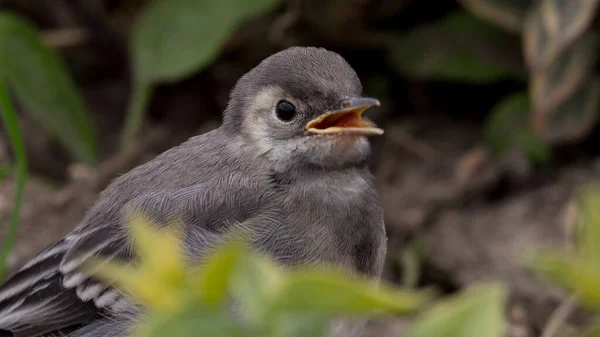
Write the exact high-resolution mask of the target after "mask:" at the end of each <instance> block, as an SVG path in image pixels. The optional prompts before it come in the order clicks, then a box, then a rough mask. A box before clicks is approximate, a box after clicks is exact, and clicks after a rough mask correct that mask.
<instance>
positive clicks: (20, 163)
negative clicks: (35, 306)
mask: <svg viewBox="0 0 600 337" xmlns="http://www.w3.org/2000/svg"><path fill="white" fill-rule="evenodd" d="M0 115H1V116H2V122H3V123H4V127H5V129H6V132H7V133H8V137H9V138H10V144H11V146H12V150H13V153H14V156H15V165H16V166H15V175H16V182H17V190H16V195H15V202H14V208H13V211H12V216H11V222H10V225H9V227H8V230H7V232H6V237H5V238H4V241H3V242H2V247H0V281H2V280H3V279H4V273H5V271H6V259H7V257H8V254H9V253H10V251H11V250H12V248H13V245H14V243H15V239H16V236H17V228H18V226H19V222H20V217H21V207H22V206H23V195H24V194H25V181H26V180H27V157H26V155H25V146H24V145H23V137H22V135H21V130H20V128H19V123H18V121H17V114H16V112H15V109H14V107H13V105H12V103H11V101H10V96H9V94H8V91H7V89H6V87H5V85H4V82H3V81H2V80H0Z"/></svg>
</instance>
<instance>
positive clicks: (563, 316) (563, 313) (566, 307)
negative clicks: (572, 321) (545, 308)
mask: <svg viewBox="0 0 600 337" xmlns="http://www.w3.org/2000/svg"><path fill="white" fill-rule="evenodd" d="M576 305H577V296H575V295H571V296H570V297H569V298H566V299H564V300H563V301H562V302H561V303H560V305H559V306H558V308H556V310H554V312H553V313H552V316H550V319H549V320H548V323H546V326H545V327H544V330H543V331H542V335H541V336H540V337H553V336H556V333H557V332H558V330H559V329H560V327H561V326H562V325H563V324H564V323H565V321H566V320H567V318H569V315H570V314H571V313H572V312H573V310H574V309H575V306H576Z"/></svg>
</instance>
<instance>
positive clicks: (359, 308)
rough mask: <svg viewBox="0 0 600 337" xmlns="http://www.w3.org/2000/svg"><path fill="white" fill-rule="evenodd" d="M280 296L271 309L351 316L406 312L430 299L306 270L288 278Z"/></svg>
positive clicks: (353, 279) (356, 280)
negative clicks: (376, 311)
mask: <svg viewBox="0 0 600 337" xmlns="http://www.w3.org/2000/svg"><path fill="white" fill-rule="evenodd" d="M282 294H283V295H284V296H279V297H278V298H277V300H276V304H275V308H282V309H285V310H291V311H311V312H323V313H338V314H355V313H372V312H373V311H374V310H385V311H387V312H395V313H407V312H410V311H414V310H416V309H417V308H419V307H420V306H422V305H424V304H425V303H427V302H428V301H429V300H430V299H431V298H432V295H433V294H432V293H431V292H428V291H424V292H416V291H404V290H399V289H394V288H390V287H388V286H386V285H383V284H382V285H379V286H376V285H375V284H374V283H372V282H369V281H367V280H362V279H359V278H351V277H344V276H342V275H341V274H340V275H338V274H334V273H328V272H326V271H321V270H319V271H309V270H302V271H301V272H297V273H293V274H291V275H289V279H288V281H287V282H286V283H285V286H284V288H283V289H282Z"/></svg>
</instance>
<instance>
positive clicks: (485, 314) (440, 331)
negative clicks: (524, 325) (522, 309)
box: [406, 283, 507, 337]
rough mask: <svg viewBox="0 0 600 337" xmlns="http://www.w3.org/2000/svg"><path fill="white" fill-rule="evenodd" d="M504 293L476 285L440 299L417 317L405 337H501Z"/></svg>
mask: <svg viewBox="0 0 600 337" xmlns="http://www.w3.org/2000/svg"><path fill="white" fill-rule="evenodd" d="M506 300H507V289H506V287H505V286H504V285H502V284H499V283H489V284H480V285H477V286H474V287H472V288H468V289H467V290H465V291H463V292H462V293H459V294H458V295H454V296H450V297H448V298H445V299H442V300H441V301H440V302H439V303H437V304H436V305H435V306H434V307H432V308H431V309H429V310H428V311H426V312H425V313H423V314H422V315H420V317H418V318H417V319H416V321H415V322H414V323H413V326H412V327H411V328H410V329H409V330H408V333H407V334H406V337H432V336H435V337H503V336H505V331H506V326H505V324H506V322H505V314H504V312H505V310H506V308H505V306H506Z"/></svg>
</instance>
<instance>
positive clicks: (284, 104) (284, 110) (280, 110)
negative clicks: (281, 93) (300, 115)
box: [275, 100, 296, 122]
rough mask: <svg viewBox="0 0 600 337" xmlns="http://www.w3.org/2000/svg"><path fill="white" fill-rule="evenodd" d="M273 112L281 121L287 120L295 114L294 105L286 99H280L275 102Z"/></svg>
mask: <svg viewBox="0 0 600 337" xmlns="http://www.w3.org/2000/svg"><path fill="white" fill-rule="evenodd" d="M275 114H277V118H279V119H281V120H282V121H284V122H289V121H291V120H292V118H294V116H296V107H295V106H294V105H293V104H292V103H290V102H288V101H286V100H281V101H279V102H277V106H276V107H275Z"/></svg>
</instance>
